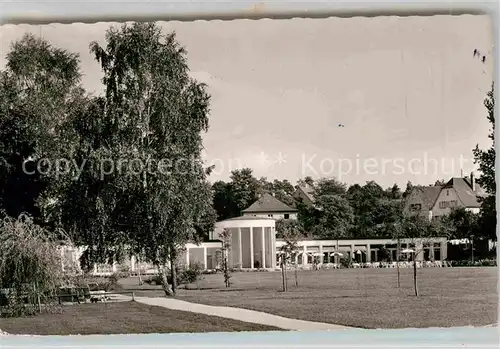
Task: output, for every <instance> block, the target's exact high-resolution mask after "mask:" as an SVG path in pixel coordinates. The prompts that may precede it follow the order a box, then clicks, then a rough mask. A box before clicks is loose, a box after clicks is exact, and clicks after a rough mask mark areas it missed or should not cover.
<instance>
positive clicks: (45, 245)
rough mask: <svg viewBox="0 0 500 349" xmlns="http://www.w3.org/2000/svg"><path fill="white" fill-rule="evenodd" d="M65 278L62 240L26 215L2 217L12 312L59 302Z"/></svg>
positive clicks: (3, 272)
mask: <svg viewBox="0 0 500 349" xmlns="http://www.w3.org/2000/svg"><path fill="white" fill-rule="evenodd" d="M58 233H59V235H60V236H61V237H64V234H63V233H62V232H58ZM67 243H68V244H69V242H67ZM64 279H65V275H64V273H63V271H62V268H61V255H60V253H59V244H58V243H57V242H56V241H55V240H53V239H51V234H49V232H47V231H46V230H45V229H43V228H42V227H40V226H38V225H36V224H35V223H34V222H33V220H32V219H31V217H29V216H26V215H20V216H19V218H17V219H13V218H11V217H6V218H4V219H2V220H0V284H2V285H4V286H3V287H5V288H8V289H9V291H8V292H9V294H8V303H9V306H8V307H9V308H10V309H8V311H9V314H11V315H13V316H22V315H29V314H33V313H34V312H37V311H39V310H40V309H41V304H45V305H46V306H51V305H52V304H54V303H56V302H55V297H53V296H54V295H55V294H56V293H57V291H58V287H59V285H60V284H61V283H62V282H63V281H64ZM4 302H5V300H4Z"/></svg>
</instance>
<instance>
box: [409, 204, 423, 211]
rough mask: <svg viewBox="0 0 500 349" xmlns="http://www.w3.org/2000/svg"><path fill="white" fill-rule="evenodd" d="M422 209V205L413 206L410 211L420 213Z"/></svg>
mask: <svg viewBox="0 0 500 349" xmlns="http://www.w3.org/2000/svg"><path fill="white" fill-rule="evenodd" d="M421 209H422V204H411V205H410V210H412V211H420V210H421Z"/></svg>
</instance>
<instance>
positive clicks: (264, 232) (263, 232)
mask: <svg viewBox="0 0 500 349" xmlns="http://www.w3.org/2000/svg"><path fill="white" fill-rule="evenodd" d="M261 267H262V268H265V267H266V228H264V227H262V265H261Z"/></svg>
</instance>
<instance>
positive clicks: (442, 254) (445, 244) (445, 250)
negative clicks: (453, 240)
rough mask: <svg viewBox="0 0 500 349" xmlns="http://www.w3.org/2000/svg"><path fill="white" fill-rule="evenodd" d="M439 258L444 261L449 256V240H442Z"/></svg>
mask: <svg viewBox="0 0 500 349" xmlns="http://www.w3.org/2000/svg"><path fill="white" fill-rule="evenodd" d="M439 258H440V260H442V261H444V260H445V259H447V258H448V242H447V241H442V242H441V248H440V251H439Z"/></svg>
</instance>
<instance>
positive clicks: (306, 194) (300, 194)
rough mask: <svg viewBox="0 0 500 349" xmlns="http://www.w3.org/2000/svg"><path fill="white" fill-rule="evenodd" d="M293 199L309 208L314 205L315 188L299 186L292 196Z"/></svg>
mask: <svg viewBox="0 0 500 349" xmlns="http://www.w3.org/2000/svg"><path fill="white" fill-rule="evenodd" d="M292 197H293V198H294V199H295V200H297V201H298V202H302V203H304V204H306V205H308V206H310V205H313V204H314V188H312V187H310V186H298V187H297V189H295V191H294V192H293V194H292Z"/></svg>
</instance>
